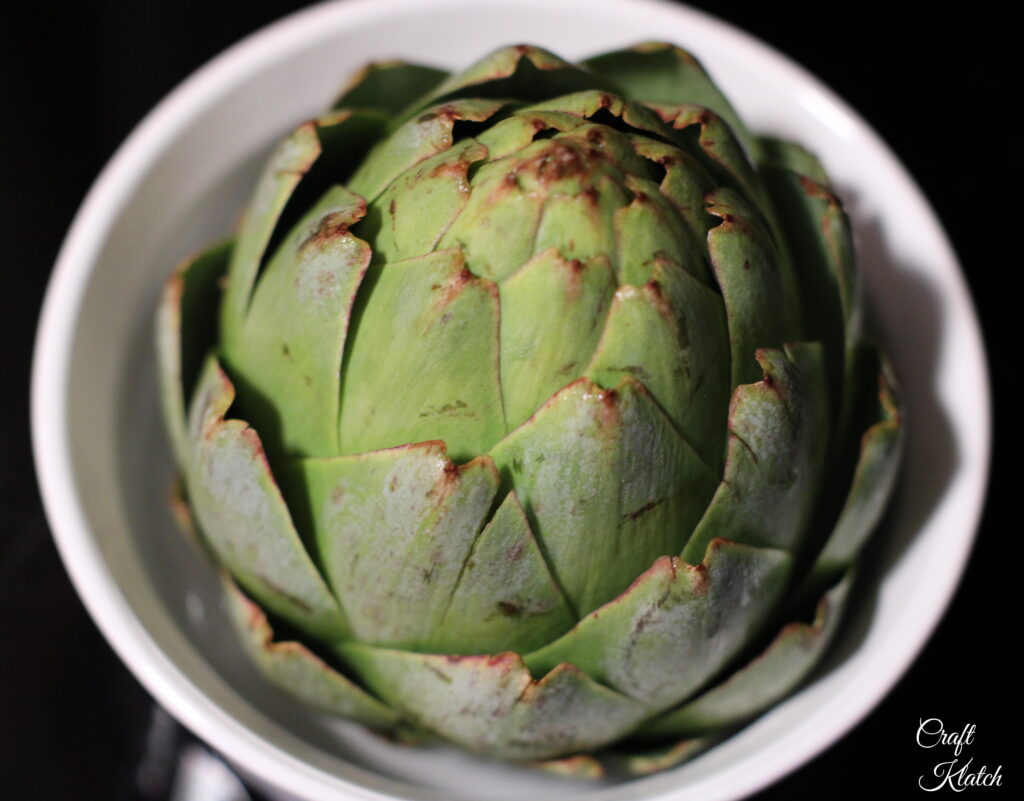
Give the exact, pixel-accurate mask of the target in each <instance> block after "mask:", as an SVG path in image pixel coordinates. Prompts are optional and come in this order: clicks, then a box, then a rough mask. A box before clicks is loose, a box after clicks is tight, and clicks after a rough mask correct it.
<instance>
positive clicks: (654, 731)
mask: <svg viewBox="0 0 1024 801" xmlns="http://www.w3.org/2000/svg"><path fill="white" fill-rule="evenodd" d="M852 583H853V572H852V571H851V572H849V573H847V574H846V575H845V576H844V577H843V578H842V580H841V581H840V582H839V583H838V584H836V585H835V586H834V587H832V588H831V589H830V590H829V591H828V592H827V593H826V594H825V595H824V596H822V597H821V599H820V600H819V601H818V604H817V607H816V611H815V615H814V620H813V621H812V622H811V623H802V622H792V623H788V624H786V625H785V626H783V627H782V629H781V630H780V631H779V632H778V634H777V635H776V636H775V637H774V638H773V639H772V641H771V643H770V644H769V645H768V647H767V648H766V649H765V650H764V651H762V652H761V653H760V654H759V655H758V656H757V657H755V658H754V659H753V660H751V661H750V662H749V663H747V664H746V665H744V666H743V667H741V668H740V669H739V670H737V671H736V672H735V673H733V674H731V675H730V676H729V677H728V678H727V679H725V680H724V681H723V682H722V683H720V684H717V685H716V686H714V687H712V688H711V689H709V690H707V691H706V692H703V693H701V694H700V695H698V696H697V697H696V698H695V699H693V700H692V701H690V702H688V703H686V704H684V705H683V706H681V707H679V708H678V709H675V710H673V711H671V712H669V713H667V714H665V715H662V716H661V717H658V718H655V719H654V720H652V721H649V722H647V723H645V724H644V726H643V728H642V729H640V730H639V731H638V732H637V735H636V736H638V737H644V738H647V737H652V738H653V737H687V738H691V737H698V736H703V735H706V734H709V733H712V732H715V731H719V730H722V729H726V728H729V727H732V726H737V725H739V724H741V723H743V722H745V721H746V720H749V719H750V718H752V717H754V716H755V715H758V714H760V713H761V712H763V711H764V710H765V709H767V708H768V707H770V706H772V705H773V704H775V703H778V702H779V701H781V700H782V699H783V698H785V697H786V696H787V695H789V694H790V693H791V692H792V691H793V690H794V689H796V688H797V687H798V686H799V685H800V684H802V683H803V681H804V679H806V678H807V676H808V675H809V674H810V672H811V671H812V670H813V669H814V668H815V666H816V665H817V664H818V662H819V661H820V660H821V657H822V656H823V655H824V654H825V651H826V650H827V648H828V646H829V645H830V643H831V642H832V638H833V636H834V635H835V632H836V629H837V628H838V625H839V620H840V619H841V617H842V615H843V610H844V608H845V606H846V599H847V597H848V596H849V590H850V586H851V585H852Z"/></svg>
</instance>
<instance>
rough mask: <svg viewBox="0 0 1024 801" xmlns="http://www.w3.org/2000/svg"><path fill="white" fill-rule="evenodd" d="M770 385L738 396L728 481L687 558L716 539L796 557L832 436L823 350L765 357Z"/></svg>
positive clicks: (794, 348) (810, 347)
mask: <svg viewBox="0 0 1024 801" xmlns="http://www.w3.org/2000/svg"><path fill="white" fill-rule="evenodd" d="M757 360H758V362H759V363H760V364H761V366H762V368H763V369H764V379H763V380H762V381H759V382H758V383H756V384H745V385H743V386H741V387H739V388H738V389H737V390H736V392H735V393H734V394H733V399H732V403H731V405H730V409H729V437H728V443H727V446H726V448H727V450H726V461H725V476H724V478H723V480H722V483H721V485H720V486H719V487H718V490H717V491H716V492H715V497H714V498H713V499H712V501H711V503H710V505H709V506H708V508H707V511H706V512H705V513H704V516H703V518H701V521H700V523H699V525H698V526H697V528H696V530H695V531H694V532H693V535H692V536H691V537H690V541H689V542H688V543H687V544H686V547H685V548H684V549H683V553H682V556H683V559H685V560H686V561H687V562H691V563H693V562H696V561H697V560H698V559H700V558H702V557H703V555H704V551H705V549H706V548H707V545H708V543H709V542H710V541H711V540H712V539H714V538H715V537H725V538H727V539H730V540H734V541H736V542H742V543H746V544H750V545H759V546H763V547H771V548H783V549H785V550H788V551H790V552H796V551H797V550H798V549H799V546H800V544H801V543H802V541H803V539H804V537H805V535H806V533H807V528H808V523H809V522H810V519H811V515H812V513H813V511H814V508H815V503H816V501H817V500H818V489H819V487H820V485H821V477H822V467H823V463H824V458H825V455H826V452H827V447H828V444H829V437H830V435H831V419H830V414H829V407H828V398H827V392H826V389H825V377H824V367H823V365H822V350H821V346H820V344H819V343H797V344H795V345H788V346H786V348H785V349H784V350H759V351H758V352H757Z"/></svg>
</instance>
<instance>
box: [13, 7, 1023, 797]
mask: <svg viewBox="0 0 1024 801" xmlns="http://www.w3.org/2000/svg"><path fill="white" fill-rule="evenodd" d="M299 5H302V4H301V3H288V2H249V3H246V4H244V8H245V10H244V13H242V11H241V10H240V9H241V8H242V7H243V4H242V3H234V2H225V3H213V2H210V0H205V2H195V0H187V2H173V3H172V2H169V1H168V2H151V3H150V2H147V3H138V2H137V0H118V1H117V2H114V1H110V2H103V3H100V2H95V3H91V4H89V3H87V4H84V5H80V6H67V7H66V8H61V9H60V12H59V13H58V12H57V11H56V10H55V9H53V8H52V7H50V6H46V5H43V4H34V5H30V6H28V7H26V8H24V9H23V10H22V12H21V13H20V14H19V18H17V19H14V18H9V19H5V20H2V21H0V59H2V62H0V64H2V67H0V77H2V81H3V96H4V98H5V101H6V102H5V103H4V108H5V111H4V125H3V126H2V127H0V131H2V132H0V136H2V148H0V153H2V154H3V158H2V160H0V164H2V167H0V169H2V170H3V172H2V177H0V197H2V214H0V220H2V224H3V239H2V242H3V243H4V252H5V253H6V254H7V258H6V260H5V264H4V265H3V268H2V269H0V282H2V283H0V303H2V308H0V347H2V348H3V349H4V355H5V365H4V376H5V378H4V381H3V392H2V393H0V394H2V403H3V414H2V415H0V515H2V517H0V519H2V520H3V527H2V535H0V621H2V622H0V787H2V788H3V795H4V797H6V798H12V799H58V800H60V799H92V798H98V799H114V800H115V801H117V800H118V799H158V798H161V797H163V793H164V790H163V789H162V787H163V785H162V783H161V781H160V780H159V777H160V775H161V765H160V763H159V760H157V763H156V764H155V766H154V764H153V756H152V754H153V749H152V748H148V747H147V742H146V732H147V731H152V727H151V726H150V721H151V719H152V717H153V714H154V713H153V709H152V702H151V701H150V700H149V698H148V696H147V695H146V693H145V691H144V690H142V689H141V687H140V686H139V685H138V684H137V683H136V682H135V680H134V679H133V678H132V677H131V676H130V675H129V674H128V672H127V671H126V670H125V669H124V667H123V666H122V665H121V664H120V662H119V661H118V659H117V658H116V657H115V656H114V655H113V653H112V652H111V650H110V648H109V647H108V646H107V644H106V643H105V641H104V640H103V639H102V637H101V636H100V635H99V634H98V632H97V630H96V628H95V626H94V625H93V623H92V621H91V620H90V619H89V617H88V616H87V615H86V614H85V612H84V610H83V608H82V606H81V603H80V602H79V601H78V599H77V596H76V595H75V593H74V591H73V589H72V588H71V586H70V583H69V582H68V579H67V577H66V574H65V573H64V570H63V568H62V566H61V564H60V562H59V560H58V558H57V555H56V551H55V549H54V546H53V544H52V542H51V540H50V537H49V531H48V529H47V524H46V522H45V520H44V518H43V514H42V511H41V507H40V503H39V501H38V497H37V490H36V484H35V479H34V475H33V473H32V469H31V451H30V444H29V434H28V392H27V387H28V380H29V366H30V357H31V343H32V337H33V333H34V330H35V321H36V317H37V314H38V310H39V306H40V303H41V301H42V296H43V292H44V289H45V285H46V281H47V278H48V274H49V271H50V267H51V264H52V262H53V259H54V257H55V255H56V251H57V248H58V246H59V244H60V240H61V238H62V236H63V233H64V231H65V230H66V228H67V226H68V225H69V223H70V221H71V218H72V215H73V214H74V211H75V209H76V207H77V205H78V203H79V202H80V201H81V199H82V197H83V195H84V193H85V192H86V190H87V188H88V186H89V184H90V183H91V181H92V180H93V178H94V177H95V176H96V174H97V172H98V171H99V169H100V168H101V166H102V165H103V163H104V162H105V161H106V160H107V158H109V156H110V155H111V154H112V153H113V151H114V149H115V148H116V147H117V145H118V144H119V143H120V141H121V140H122V139H123V138H124V136H125V135H126V134H127V133H128V132H129V131H130V130H131V128H132V127H133V126H134V125H135V124H136V123H137V122H138V121H139V119H140V118H141V117H142V116H143V115H144V114H145V113H146V112H147V111H148V110H149V109H150V108H151V107H152V106H153V105H154V104H155V103H156V102H157V101H158V100H159V99H160V98H161V97H162V96H163V95H164V94H165V93H166V92H167V91H168V90H170V89H171V88H172V87H173V86H174V85H175V84H177V83H178V82H179V81H180V80H181V79H183V78H184V77H185V76H186V75H187V74H188V73H190V72H191V71H192V70H193V69H195V68H196V67H197V66H199V65H200V64H201V63H203V62H204V61H206V60H207V59H209V58H210V57H212V56H213V55H215V54H216V53H217V52H219V51H220V50H222V49H223V48H224V47H226V46H228V45H230V44H231V43H233V42H234V41H236V40H237V39H238V38H240V37H241V36H242V35H244V34H246V33H248V32H250V31H252V30H255V29H256V28H258V27H261V26H262V25H264V24H265V23H267V22H270V21H272V20H274V19H276V18H278V17H280V16H282V15H283V14H285V13H287V12H288V11H289V10H291V9H293V8H295V7H297V6H299ZM695 5H698V6H700V7H705V8H711V9H713V11H714V13H716V14H718V15H719V16H721V17H724V18H726V19H728V20H730V21H732V22H734V23H735V24H737V25H738V26H740V27H742V28H745V29H746V30H748V31H750V32H751V33H753V34H755V35H757V36H759V37H761V38H763V39H764V40H766V41H768V42H769V43H771V44H773V45H774V46H775V47H777V48H778V49H779V50H781V51H782V52H784V53H787V54H788V55H790V56H791V57H793V58H794V59H795V60H796V61H798V62H800V63H802V64H803V65H804V66H806V67H808V68H809V69H810V70H811V71H812V72H814V73H816V74H817V75H818V76H819V77H820V78H822V79H823V80H824V82H825V83H827V84H829V85H830V86H832V87H833V88H834V89H835V90H836V91H837V92H838V93H839V94H840V95H841V96H843V97H844V98H846V99H847V100H848V101H849V102H850V103H851V104H852V105H853V107H854V108H856V109H857V110H858V111H859V112H860V113H861V114H862V115H863V116H864V117H866V118H867V120H868V121H869V122H870V123H871V124H872V125H873V126H874V127H875V128H876V129H877V130H878V131H879V133H880V134H881V135H882V137H883V138H884V139H886V140H887V141H888V142H889V143H890V145H891V146H892V147H893V149H894V150H895V151H896V153H897V154H898V155H899V156H900V157H901V158H902V159H903V161H904V163H905V164H906V166H907V167H908V168H909V170H910V172H911V173H912V174H913V175H914V176H915V177H916V178H917V180H918V182H919V183H920V184H921V186H922V188H923V189H924V192H925V194H926V195H928V196H929V197H930V198H931V200H932V202H933V204H934V205H935V207H936V210H937V211H938V214H939V216H940V218H941V219H942V221H943V223H944V224H945V226H946V228H947V231H948V233H949V235H950V237H951V239H952V240H953V243H954V246H955V247H956V249H957V251H958V253H959V255H960V258H961V260H962V263H963V265H964V269H965V271H966V274H967V278H968V281H969V282H970V284H971V287H972V290H973V292H974V295H975V298H976V301H977V304H978V307H979V311H980V314H981V318H982V324H983V326H984V329H985V334H986V337H987V340H988V343H989V348H990V358H991V367H992V372H993V379H994V382H995V396H996V412H997V423H998V422H999V421H1000V420H1001V421H1002V422H1004V423H1006V421H1007V419H1008V418H1009V419H1010V420H1011V421H1012V417H1013V416H1014V414H1013V413H1014V411H1015V410H1014V409H1013V408H1012V407H1010V408H1007V407H1008V406H1009V404H1008V403H1005V402H1004V401H1005V400H1006V399H1009V398H1010V395H1009V392H1008V389H1009V382H1010V381H1011V370H1012V369H1013V365H1014V364H1015V361H1016V359H1013V360H1012V361H1011V358H1012V357H1014V356H1016V353H1013V352H1012V351H1011V347H1013V344H1014V339H1013V338H1012V337H1011V334H1010V331H1011V329H1010V322H1008V321H1007V320H1006V319H1005V318H1004V314H1005V312H1003V311H1002V310H1003V309H1004V308H1009V304H1010V303H1012V302H1013V300H1014V298H1015V297H1016V296H1017V292H1018V289H1019V281H1018V279H1017V278H1016V272H1017V271H1018V270H1019V259H1020V257H1019V254H1018V252H1017V249H1016V248H1015V246H1014V244H1013V243H1014V242H1015V241H1016V238H1017V237H1016V236H1015V234H1016V231H1015V227H1016V226H1017V225H1018V224H1019V223H1017V222H1016V216H1017V215H1016V214H1015V210H1014V203H1013V198H1015V197H1016V196H1017V192H1015V191H1013V189H1012V185H1013V184H1014V183H1016V182H1018V181H1019V180H1020V179H1021V172H1020V168H1019V163H1018V157H1017V152H1016V151H1017V147H1018V146H1017V143H1016V141H1015V139H1014V133H1015V131H1016V130H1017V129H1016V127H1015V126H1014V125H1013V124H1009V125H1007V126H1005V127H1004V126H1003V125H1002V124H1000V122H999V120H1000V115H1001V114H1003V113H1005V112H1006V111H1007V109H1008V108H1010V107H1012V106H1013V105H1014V103H1016V102H1019V95H1020V92H1019V88H1015V87H1016V86H1017V84H1018V81H1019V77H1020V70H1019V68H1017V67H1013V68H1011V66H1010V65H1011V58H1010V48H1011V47H1012V45H1010V34H1009V32H1008V31H1007V30H1006V26H1005V24H1001V23H1000V22H999V21H998V20H994V19H993V17H991V16H982V15H981V13H980V12H981V11H982V9H981V7H980V6H979V7H977V8H975V9H968V8H967V7H961V8H960V9H959V11H960V13H961V14H963V16H960V17H957V18H943V17H941V16H939V15H938V14H931V15H930V16H929V18H927V19H924V18H922V17H921V16H919V15H914V14H911V13H910V12H909V11H908V12H903V11H900V10H899V8H898V7H897V4H895V3H881V2H867V3H858V4H856V5H852V6H850V8H851V9H853V11H852V12H851V13H850V14H849V17H848V18H837V17H835V16H832V15H833V14H834V13H835V9H836V8H838V7H837V6H833V5H822V4H818V3H811V2H788V3H773V4H758V6H757V8H756V9H751V10H743V9H741V8H737V6H736V4H729V5H722V7H721V8H718V7H716V6H714V5H713V4H710V3H696V4H695ZM969 11H976V12H979V13H978V14H977V15H975V14H973V13H972V14H968V13H967V12H969ZM11 13H12V12H4V14H5V15H7V16H9V15H10V14H11ZM1014 97H1017V100H1016V101H1013V102H1010V101H1011V100H1012V99H1013V98H1014ZM1006 210H1009V211H1010V213H1009V214H1006ZM12 245H13V247H12ZM997 282H998V283H997ZM1008 282H1009V283H1008ZM1012 314H1013V313H1012V312H1010V313H1009V315H1007V316H1010V315H1012ZM1011 319H1012V316H1011ZM1010 424H1013V425H1015V424H1014V423H1012V422H1011V423H1010ZM1018 441H1019V440H1018V438H1017V437H1016V435H1015V433H1011V432H1008V431H1005V430H1004V431H1000V435H999V436H998V437H997V438H996V445H995V448H996V450H995V462H994V466H995V469H994V471H993V478H992V484H991V490H990V499H989V503H988V506H987V510H986V514H985V518H984V521H983V524H982V527H981V534H980V536H979V539H978V543H977V546H976V549H975V552H974V555H973V557H972V559H971V562H970V564H969V566H968V569H967V573H966V577H965V579H964V581H963V584H962V586H961V588H960V591H959V592H958V594H957V597H956V599H955V600H954V602H953V606H952V608H951V610H950V612H949V613H948V614H947V615H946V617H945V619H944V621H943V623H942V625H941V627H940V628H939V630H938V632H937V633H936V634H935V636H934V637H933V638H932V639H931V641H930V642H929V644H928V646H927V648H926V649H925V651H924V652H923V653H922V655H921V656H920V657H919V659H918V660H917V661H916V663H915V664H914V667H913V668H912V670H911V671H910V672H909V673H908V674H907V676H906V677H905V678H904V679H903V681H902V682H900V684H899V685H898V686H897V688H896V689H895V690H894V691H893V692H892V693H891V694H890V695H889V697H888V698H887V699H886V700H885V702H884V703H883V704H882V705H881V706H880V707H879V709H878V710H877V711H876V712H874V713H873V714H872V715H870V716H869V717H868V718H867V719H866V720H865V721H864V722H863V723H862V724H861V725H860V726H859V727H858V728H857V729H855V730H854V731H853V732H852V733H851V734H850V735H848V736H847V737H846V738H845V739H843V740H842V741H841V742H840V743H838V744H837V745H835V746H834V747H832V748H830V749H829V750H827V751H826V752H825V753H824V754H823V755H822V756H820V757H819V758H818V759H816V760H815V761H814V762H812V763H811V764H809V765H808V766H806V767H805V768H803V769H802V770H800V771H799V772H797V773H796V774H794V775H792V776H791V777H789V778H787V779H785V780H784V781H783V782H781V783H780V784H778V785H776V786H775V787H773V788H771V789H770V790H768V791H766V792H764V793H762V794H760V795H758V796H757V798H758V799H764V800H765V801H767V800H768V799H788V798H822V797H826V798H847V797H849V798H854V797H861V796H864V795H866V794H870V793H875V792H881V793H883V794H886V795H891V796H893V797H896V798H905V797H910V796H918V795H921V791H920V790H918V788H917V779H918V777H919V776H920V775H921V774H922V773H925V772H926V771H928V770H929V769H930V768H931V766H933V765H934V764H935V763H936V762H937V761H939V759H937V758H935V756H936V754H935V752H928V751H923V750H922V749H920V748H919V747H918V746H917V745H916V744H915V733H916V730H917V725H918V721H919V719H920V718H922V717H923V718H928V717H939V718H942V719H943V720H944V721H945V722H946V725H947V727H948V728H962V727H963V726H964V725H965V724H967V723H974V724H976V726H977V733H976V735H975V741H974V746H973V749H971V750H972V753H973V754H974V756H975V767H977V766H978V764H979V763H981V762H984V763H985V764H987V765H988V767H989V769H990V770H991V769H994V768H995V766H996V765H998V764H1002V765H1003V774H1004V776H1005V779H1004V781H1003V785H1004V786H1003V787H1002V788H994V789H980V790H975V791H972V792H974V793H982V794H984V793H995V794H997V795H1001V794H1003V793H1005V792H1007V787H1010V788H1012V787H1013V786H1014V785H1016V784H1018V778H1019V777H1018V775H1017V773H1018V771H1017V767H1018V764H1019V762H1017V761H1015V759H1014V757H1013V754H1014V753H1016V749H1015V748H1014V747H1013V746H1014V745H1016V737H1015V735H1014V733H1013V730H1014V728H1015V719H1016V716H1017V713H1018V707H1019V701H1018V696H1019V692H1018V690H1017V684H1016V676H1017V675H1018V674H1019V672H1020V670H1019V668H1018V667H1016V666H1015V665H1014V663H1013V660H1014V657H1012V656H1011V652H1010V649H1009V644H1010V643H1013V642H1015V641H1016V640H1017V639H1018V637H1019V631H1020V624H1019V620H1018V614H1019V612H1018V610H1019V609H1020V602H1019V600H1017V599H1016V598H1015V597H1014V596H1013V595H1011V593H1010V588H1011V587H1014V586H1019V582H1016V583H1015V584H1010V576H1011V575H1012V574H1011V569H1012V565H1011V553H1010V552H1008V551H1007V548H1008V545H1007V544H1006V543H1011V542H1013V541H1014V540H1015V539H1017V537H1018V535H1019V530H1020V526H1019V524H1015V523H1012V522H1010V521H1009V520H1007V519H1006V514H1007V513H1008V512H1009V511H1010V510H1012V508H1013V507H1012V506H1011V500H1012V499H1011V497H1010V492H1011V489H1010V483H1011V481H1013V480H1015V479H1016V475H1015V474H1014V475H1013V476H1011V475H1010V473H1009V465H1011V464H1013V461H1012V460H1011V448H1013V447H1015V445H1016V444H1017V442H1018ZM1014 572H1015V571H1014ZM165 735H166V732H165ZM183 736H184V735H180V734H173V735H171V736H170V737H171V741H172V742H173V741H174V738H175V737H183ZM147 748H148V751H149V753H150V757H149V761H148V762H146V763H145V765H146V767H145V769H143V770H141V771H140V768H139V765H140V759H142V758H143V754H144V752H146V751H147ZM965 756H966V755H965ZM147 771H148V772H147ZM140 775H141V776H149V779H148V780H146V781H141V780H140V779H139V776H140ZM154 776H155V777H156V778H154ZM1011 791H1012V790H1011ZM944 792H946V793H948V792H949V791H944Z"/></svg>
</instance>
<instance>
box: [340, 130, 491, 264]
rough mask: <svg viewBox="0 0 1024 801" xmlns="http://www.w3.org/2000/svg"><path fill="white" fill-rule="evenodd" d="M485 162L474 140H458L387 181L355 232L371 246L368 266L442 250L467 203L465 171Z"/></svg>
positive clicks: (477, 143)
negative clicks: (386, 184) (392, 179)
mask: <svg viewBox="0 0 1024 801" xmlns="http://www.w3.org/2000/svg"><path fill="white" fill-rule="evenodd" d="M486 157H487V148H486V147H484V146H483V145H481V144H480V143H479V142H477V141H476V140H475V139H463V140H462V141H461V142H458V143H457V144H455V145H453V146H452V147H450V148H448V149H447V150H444V151H442V152H440V153H438V154H437V155H436V156H431V157H430V158H427V159H424V160H423V161H421V162H419V164H417V165H416V166H415V167H413V168H412V169H410V170H407V171H406V172H405V173H403V174H402V176H401V177H400V178H398V179H396V180H395V181H393V182H392V183H391V184H390V185H389V186H388V188H387V189H386V190H385V191H384V192H383V193H382V194H381V196H380V197H379V198H378V199H377V201H376V202H375V203H374V204H373V206H372V208H371V210H370V211H371V213H370V214H369V215H368V216H367V218H366V220H365V221H364V222H363V223H362V225H360V227H359V228H358V229H357V231H356V233H357V234H358V235H359V236H361V237H363V238H364V239H366V240H367V241H370V242H373V261H374V263H376V264H386V263H390V262H396V261H401V260H403V259H408V258H414V257H416V256H422V255H423V254H425V253H429V252H430V251H432V250H434V249H438V248H439V249H448V248H449V247H450V246H448V245H445V244H441V238H442V237H443V236H444V235H445V233H446V232H447V231H448V229H449V227H451V225H452V223H453V222H454V221H455V220H457V219H458V218H459V217H460V216H461V215H462V213H463V210H464V209H465V207H466V203H467V202H468V201H469V200H470V196H471V193H470V187H469V179H468V177H467V175H468V173H469V169H470V167H471V166H472V165H473V164H476V163H477V162H479V161H481V160H483V159H484V158H486ZM472 194H473V195H474V196H475V194H476V193H475V192H474V193H472Z"/></svg>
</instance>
